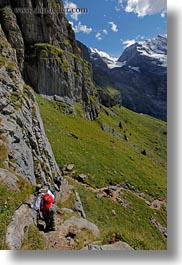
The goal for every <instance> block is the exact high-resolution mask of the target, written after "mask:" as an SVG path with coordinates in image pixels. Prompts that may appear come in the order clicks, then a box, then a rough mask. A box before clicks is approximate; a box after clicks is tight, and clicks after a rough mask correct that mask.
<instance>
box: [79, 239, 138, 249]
mask: <svg viewBox="0 0 182 265" xmlns="http://www.w3.org/2000/svg"><path fill="white" fill-rule="evenodd" d="M82 250H97V251H98V250H134V249H133V248H132V247H131V246H130V245H128V244H127V243H125V242H122V241H118V242H116V243H114V244H110V245H88V246H86V247H84V248H82Z"/></svg>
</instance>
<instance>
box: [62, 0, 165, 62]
mask: <svg viewBox="0 0 182 265" xmlns="http://www.w3.org/2000/svg"><path fill="white" fill-rule="evenodd" d="M63 3H64V6H65V8H87V10H88V12H87V13H83V12H82V13H67V14H66V17H67V18H68V20H69V22H70V23H71V24H72V27H73V29H74V30H75V34H76V39H77V40H79V41H81V42H82V43H84V44H85V45H87V46H88V47H92V48H96V49H98V50H100V51H104V52H107V53H108V54H109V55H111V56H113V57H119V56H120V55H121V54H122V51H123V49H124V48H126V47H127V46H128V45H130V44H132V43H134V42H136V41H142V40H145V39H150V38H153V37H155V36H157V35H158V34H160V35H165V34H167V0H63Z"/></svg>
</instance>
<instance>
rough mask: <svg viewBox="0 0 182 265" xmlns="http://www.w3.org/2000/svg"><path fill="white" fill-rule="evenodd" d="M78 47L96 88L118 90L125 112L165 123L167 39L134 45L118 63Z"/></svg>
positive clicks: (157, 37) (123, 54)
mask: <svg viewBox="0 0 182 265" xmlns="http://www.w3.org/2000/svg"><path fill="white" fill-rule="evenodd" d="M78 46H79V47H80V49H81V50H82V55H83V57H84V58H85V59H86V60H88V61H89V62H91V64H92V68H93V78H94V81H95V83H96V84H97V85H98V86H99V87H101V88H102V89H105V88H107V87H113V88H114V89H117V90H119V91H120V92H121V97H122V105H123V106H125V107H127V108H129V109H132V110H134V111H136V112H139V113H145V114H149V115H151V116H154V117H157V118H160V119H163V120H166V119H167V36H161V35H158V36H156V37H155V38H152V39H148V40H145V41H140V42H136V43H134V44H132V45H130V46H129V47H127V48H126V49H125V50H124V51H123V53H122V55H121V56H120V57H119V59H117V58H113V57H112V56H110V55H109V54H107V53H106V52H103V51H98V50H97V49H93V48H88V47H86V46H85V45H84V44H82V43H80V42H78Z"/></svg>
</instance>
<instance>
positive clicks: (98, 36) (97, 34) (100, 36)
mask: <svg viewBox="0 0 182 265" xmlns="http://www.w3.org/2000/svg"><path fill="white" fill-rule="evenodd" d="M95 37H96V39H98V40H102V35H101V33H100V32H97V33H96V34H95Z"/></svg>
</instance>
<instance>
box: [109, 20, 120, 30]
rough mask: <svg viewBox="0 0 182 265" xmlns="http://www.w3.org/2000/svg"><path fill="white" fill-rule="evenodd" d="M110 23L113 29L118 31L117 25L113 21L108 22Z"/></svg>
mask: <svg viewBox="0 0 182 265" xmlns="http://www.w3.org/2000/svg"><path fill="white" fill-rule="evenodd" d="M108 24H109V25H111V29H112V31H114V32H117V31H118V28H117V25H116V24H115V23H114V22H113V21H110V22H108Z"/></svg>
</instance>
